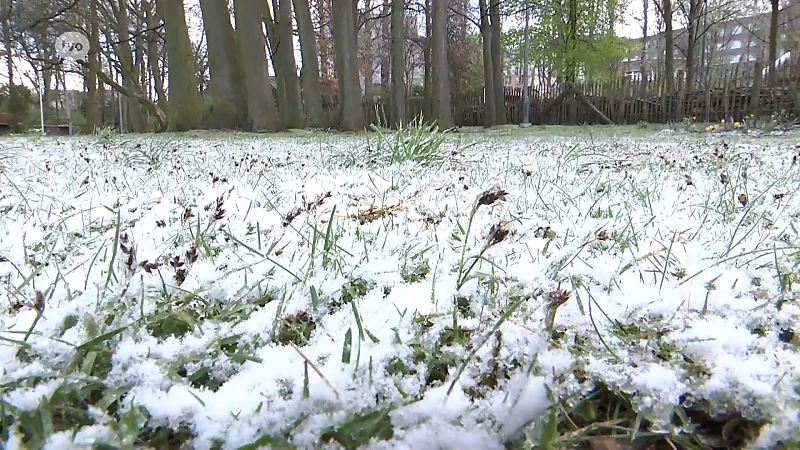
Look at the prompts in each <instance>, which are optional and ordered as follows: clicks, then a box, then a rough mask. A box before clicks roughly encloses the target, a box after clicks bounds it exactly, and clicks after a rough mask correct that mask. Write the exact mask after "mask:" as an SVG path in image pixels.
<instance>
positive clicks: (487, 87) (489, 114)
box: [479, 0, 497, 128]
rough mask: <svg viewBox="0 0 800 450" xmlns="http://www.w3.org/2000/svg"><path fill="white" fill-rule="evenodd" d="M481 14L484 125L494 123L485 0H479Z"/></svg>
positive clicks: (492, 72) (492, 83)
mask: <svg viewBox="0 0 800 450" xmlns="http://www.w3.org/2000/svg"><path fill="white" fill-rule="evenodd" d="M479 6H480V14H481V21H480V24H481V40H482V41H483V92H484V94H485V96H486V99H485V102H484V104H485V114H486V117H485V121H484V126H485V127H487V128H488V127H491V126H492V125H494V124H495V123H496V118H495V107H496V106H497V104H496V103H495V101H494V71H493V69H492V33H491V29H490V28H489V7H488V6H487V4H486V0H479Z"/></svg>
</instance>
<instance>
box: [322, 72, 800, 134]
mask: <svg viewBox="0 0 800 450" xmlns="http://www.w3.org/2000/svg"><path fill="white" fill-rule="evenodd" d="M757 73H758V74H760V73H761V70H760V69H758V68H755V69H752V68H751V69H750V70H749V71H743V70H741V69H740V68H739V67H738V66H737V65H731V66H729V67H727V68H723V69H717V70H709V71H707V72H704V73H700V74H698V79H697V81H696V82H695V89H694V90H693V92H687V91H686V88H685V79H684V78H682V77H676V78H675V80H674V84H673V85H672V86H671V87H670V88H669V89H668V86H666V83H665V82H664V79H663V78H660V77H656V78H651V79H648V80H641V81H639V80H630V79H626V78H623V77H619V78H618V79H615V80H612V81H606V82H594V83H578V84H576V85H575V88H574V90H575V91H577V92H578V93H580V94H581V95H582V96H583V97H584V98H585V99H586V100H588V101H589V102H590V103H591V104H592V105H594V107H595V108H597V109H598V110H599V111H600V112H601V113H602V114H603V115H605V116H606V117H607V118H608V119H610V120H611V121H612V122H613V123H615V124H636V123H640V122H647V123H663V124H666V123H670V122H680V121H681V120H683V119H685V118H694V120H695V121H698V122H719V121H720V120H723V119H727V120H734V121H739V120H742V119H744V118H745V117H756V118H759V117H765V116H770V115H773V114H779V113H784V114H789V115H794V116H795V117H800V63H796V64H792V65H791V67H785V68H783V69H782V70H781V71H779V73H778V74H776V75H777V77H776V80H775V81H774V82H773V83H768V80H767V77H764V76H755V75H754V74H757ZM562 91H563V87H562V86H559V85H557V84H554V85H552V86H535V87H534V88H532V89H531V91H530V97H531V102H530V105H531V106H530V120H531V123H533V124H547V125H554V124H561V125H579V124H598V123H603V121H602V120H601V118H600V117H598V116H597V114H596V113H594V112H593V111H591V110H590V109H589V108H587V107H585V105H583V104H582V102H580V101H579V100H578V99H577V98H575V97H574V96H572V95H568V96H565V97H564V98H563V99H561V100H560V101H559V102H556V103H555V104H554V105H552V107H551V108H549V110H548V111H543V109H544V108H545V107H546V105H549V104H550V103H552V101H553V100H554V99H557V98H558V96H559V94H561V93H562ZM451 106H452V108H453V119H454V121H455V123H456V125H457V126H481V125H483V124H484V122H485V111H486V105H485V101H484V98H483V96H482V95H481V94H475V95H471V96H456V97H453V98H452V105H451ZM325 109H326V115H327V116H328V119H329V122H330V125H331V126H335V123H336V118H337V117H336V116H337V111H336V105H335V104H330V105H328V107H327V108H325ZM389 111H390V107H389V105H387V104H384V103H381V102H378V103H368V104H365V112H366V114H367V117H368V119H369V120H370V121H371V122H372V123H375V124H378V123H388V122H389V118H390V113H389ZM406 111H407V114H408V116H409V117H415V116H417V115H419V114H421V113H422V112H423V111H424V99H422V98H420V97H414V98H409V99H407V102H406ZM505 117H506V123H511V124H518V123H520V122H521V121H522V89H521V88H506V89H505Z"/></svg>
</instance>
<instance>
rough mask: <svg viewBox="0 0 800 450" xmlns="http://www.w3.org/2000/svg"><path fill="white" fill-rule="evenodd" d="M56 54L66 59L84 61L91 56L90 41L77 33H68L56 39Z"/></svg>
mask: <svg viewBox="0 0 800 450" xmlns="http://www.w3.org/2000/svg"><path fill="white" fill-rule="evenodd" d="M56 54H57V55H58V56H60V57H62V58H64V59H75V60H84V59H86V55H88V54H89V39H86V36H84V35H83V34H81V33H78V32H77V31H68V32H66V33H64V34H62V35H61V36H59V37H58V39H56Z"/></svg>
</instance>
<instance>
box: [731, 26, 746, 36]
mask: <svg viewBox="0 0 800 450" xmlns="http://www.w3.org/2000/svg"><path fill="white" fill-rule="evenodd" d="M742 31H744V29H743V28H742V26H741V25H736V26H735V27H733V31H732V32H731V34H732V35H734V36H736V35H737V34H742Z"/></svg>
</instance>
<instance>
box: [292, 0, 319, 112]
mask: <svg viewBox="0 0 800 450" xmlns="http://www.w3.org/2000/svg"><path fill="white" fill-rule="evenodd" d="M294 12H295V19H296V20H297V30H298V33H299V34H300V54H301V55H302V58H303V75H302V77H301V81H302V83H303V103H304V104H305V111H306V118H307V119H308V123H309V124H310V125H311V126H312V127H314V128H321V127H322V126H324V123H325V118H324V116H323V112H322V87H321V84H320V80H319V74H320V71H319V62H318V60H317V57H318V56H319V55H318V53H317V43H316V37H315V36H314V22H312V21H311V10H310V9H309V6H308V0H294Z"/></svg>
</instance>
